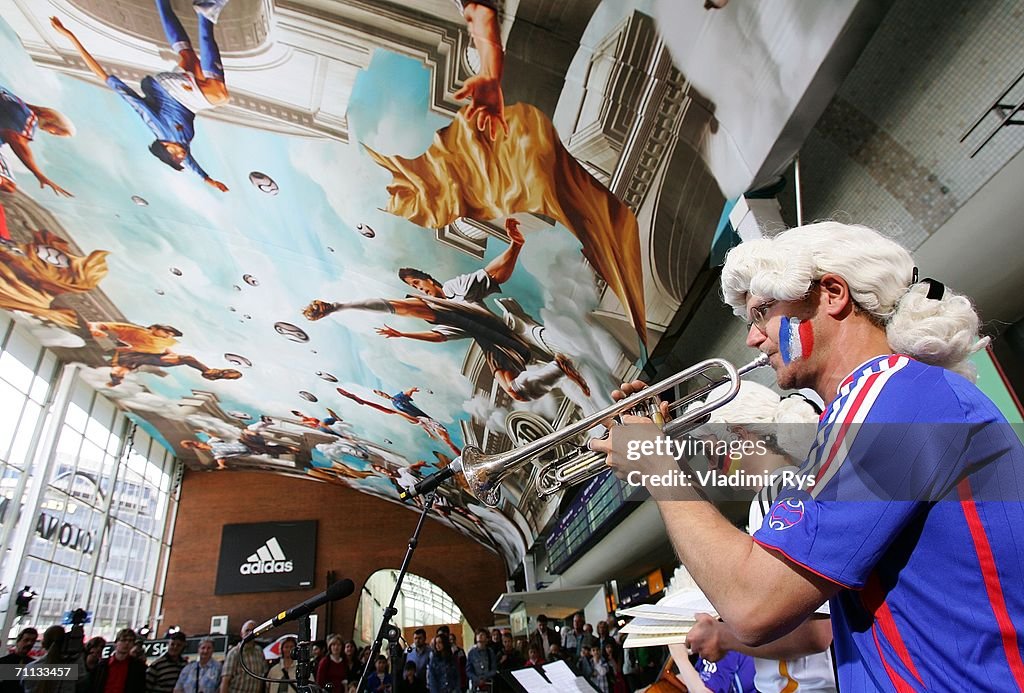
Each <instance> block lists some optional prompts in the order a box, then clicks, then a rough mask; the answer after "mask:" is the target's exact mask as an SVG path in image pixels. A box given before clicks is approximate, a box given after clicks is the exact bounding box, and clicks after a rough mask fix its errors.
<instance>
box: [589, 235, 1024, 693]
mask: <svg viewBox="0 0 1024 693" xmlns="http://www.w3.org/2000/svg"><path fill="white" fill-rule="evenodd" d="M722 287H723V292H724V295H725V299H726V301H727V302H728V303H729V304H730V305H731V306H732V307H733V310H734V311H735V312H736V314H737V315H739V316H741V317H743V318H744V319H746V320H747V321H748V332H747V344H748V345H749V346H750V347H752V348H755V349H758V350H760V351H761V352H763V353H764V354H767V355H768V356H769V358H770V362H771V365H772V367H773V368H774V369H775V372H776V377H777V380H778V384H779V385H780V386H781V387H783V388H786V389H792V388H810V389H813V390H814V391H815V392H817V393H818V395H819V396H820V397H821V398H822V400H823V401H824V402H825V403H826V404H827V407H826V410H825V412H824V414H823V415H822V417H821V420H820V423H819V426H818V431H817V437H816V439H815V442H814V445H813V446H812V448H811V451H810V454H809V455H808V458H807V460H806V461H805V462H804V465H803V468H802V471H805V472H809V473H813V474H814V476H815V480H816V481H815V484H814V485H813V486H812V487H811V488H810V489H809V490H805V491H800V490H789V491H786V492H783V493H782V494H781V495H780V496H779V498H778V499H776V501H775V502H774V503H773V505H772V506H771V508H770V509H769V511H768V514H767V517H766V518H765V521H764V524H763V525H762V526H761V528H760V529H758V530H757V532H756V533H755V534H754V536H753V537H749V536H748V535H746V534H745V533H743V532H741V531H739V530H738V529H736V528H735V527H733V526H732V525H731V524H730V523H729V522H728V521H727V520H726V519H725V518H724V517H723V516H722V515H721V514H719V513H718V511H717V510H716V509H715V508H714V506H713V505H711V504H710V503H708V502H706V501H705V500H703V497H702V496H701V495H700V493H699V492H698V491H697V490H696V489H693V488H687V487H679V488H675V489H664V488H652V489H650V490H651V492H652V495H654V497H655V499H656V501H657V503H658V507H659V509H660V511H661V513H662V517H663V519H664V521H665V525H666V528H667V530H668V533H669V536H670V537H671V539H672V542H673V544H674V546H675V548H676V551H677V552H678V554H679V557H680V560H681V561H682V563H683V565H684V566H685V567H686V568H687V569H688V570H689V572H690V574H691V575H692V576H693V577H694V579H695V580H696V582H697V584H698V586H699V587H700V588H701V589H702V590H703V591H704V593H705V594H706V595H707V596H708V598H709V599H710V600H711V602H712V604H714V606H715V608H716V609H717V611H718V613H719V614H720V615H721V616H722V619H723V621H724V622H725V624H727V626H728V627H729V628H730V629H731V631H732V633H733V635H734V636H735V637H736V639H737V640H738V641H739V642H741V643H743V644H745V645H748V646H751V645H762V644H764V643H767V642H770V641H772V640H775V639H777V638H779V637H780V636H783V635H785V634H786V633H788V632H790V631H792V630H793V629H794V628H796V627H797V626H799V625H800V624H802V623H804V622H805V621H806V620H807V618H808V617H809V616H811V614H813V613H814V612H815V610H817V609H818V607H819V606H820V605H821V604H822V603H824V602H825V601H829V602H830V607H831V613H832V626H833V635H834V643H835V651H836V663H837V667H838V671H839V687H840V689H841V690H882V689H893V688H895V689H896V690H920V689H944V690H994V689H1002V688H1013V687H1024V661H1022V656H1021V644H1020V643H1021V638H1020V635H1018V633H1019V632H1020V631H1021V630H1022V629H1024V592H1022V591H1021V590H1020V589H1018V588H1017V587H1016V586H1017V585H1019V584H1021V582H1022V580H1024V563H1022V562H1021V560H1020V556H1021V555H1022V554H1024V537H1022V536H1021V534H1020V532H1019V528H1020V527H1021V526H1024V504H1022V503H1021V498H1022V493H1024V475H1022V474H1021V473H1020V470H1021V469H1022V468H1024V449H1022V446H1021V442H1020V440H1019V439H1018V438H1017V437H1016V435H1015V434H1014V432H1013V431H1012V430H1011V429H1010V427H1009V425H1007V423H1006V420H1005V418H1003V416H1002V414H1001V413H1000V412H999V410H998V409H997V408H996V406H995V405H994V404H993V403H992V402H991V401H990V400H989V399H988V398H987V397H986V396H985V395H984V394H982V392H981V391H980V390H979V389H978V388H977V387H975V386H974V385H973V383H972V382H971V376H972V368H971V364H970V363H969V362H968V357H969V356H970V354H971V353H972V352H973V351H976V350H977V349H979V348H981V347H982V346H984V344H985V343H986V340H979V338H978V324H979V319H978V316H977V314H976V313H975V312H974V309H973V307H972V306H971V304H970V302H969V301H968V300H967V299H966V298H964V297H962V296H958V295H956V294H954V293H952V292H951V291H948V290H946V289H945V288H944V287H943V286H942V285H941V284H940V283H939V282H936V281H934V280H924V281H920V282H919V281H917V272H916V268H915V267H914V262H913V260H912V258H911V256H910V254H909V253H908V252H907V251H906V250H905V249H904V248H902V247H900V246H899V245H897V244H896V243H893V242H892V241H889V240H888V239H885V238H883V237H882V236H881V235H880V234H878V233H876V232H874V231H872V230H870V229H867V228H864V227H856V226H847V225H843V224H838V223H831V222H827V223H823V224H815V225H811V226H805V227H800V228H796V229H791V230H789V231H786V232H784V233H781V234H779V235H778V236H776V237H774V238H771V239H760V240H756V241H752V242H747V243H744V244H742V245H740V246H739V247H737V248H735V249H733V250H732V251H731V252H730V254H729V256H728V257H727V259H726V263H725V267H724V269H723V273H722ZM964 376H967V377H964ZM642 387H644V385H643V383H640V382H638V381H636V382H633V383H629V384H624V385H623V387H622V389H621V390H620V391H617V392H616V393H615V396H617V397H619V398H621V397H623V396H626V395H628V394H630V393H633V392H635V391H637V390H638V389H640V388H642ZM623 423H624V425H623V426H615V427H613V428H612V429H611V435H610V436H609V439H608V440H603V441H594V442H592V447H593V448H594V449H595V450H601V451H604V452H607V453H609V464H611V465H612V466H613V467H615V468H616V469H617V471H619V472H620V473H621V472H625V471H626V469H627V465H630V467H629V468H641V469H642V470H643V471H645V472H647V473H650V474H655V475H656V474H657V473H658V472H664V471H666V470H670V469H678V467H677V463H676V461H675V459H673V458H671V457H669V456H665V455H662V456H648V457H645V458H643V459H641V460H639V461H638V462H636V463H635V464H632V465H631V464H630V463H629V462H628V461H627V459H626V456H625V454H624V451H625V450H626V449H628V447H629V446H630V445H631V441H632V442H633V443H635V441H638V440H649V439H652V438H655V437H657V436H658V435H659V432H660V431H659V429H658V428H657V427H656V426H655V425H654V424H653V423H651V422H650V420H648V419H643V418H638V417H631V416H625V417H623ZM949 633H956V634H957V637H956V638H955V639H953V640H951V639H950V638H949V636H948V634H949ZM968 661H969V662H971V665H966V662H968Z"/></svg>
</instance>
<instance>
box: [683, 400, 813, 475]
mask: <svg viewBox="0 0 1024 693" xmlns="http://www.w3.org/2000/svg"><path fill="white" fill-rule="evenodd" d="M722 389H724V386H723V388H722ZM716 394H717V391H712V393H711V395H710V397H711V398H712V399H713V398H714V397H715V395H716ZM817 424H818V412H817V411H815V409H814V407H813V406H811V403H810V402H808V401H807V400H806V399H804V398H803V397H800V396H799V395H796V396H792V397H780V396H779V395H778V394H776V393H775V392H774V391H772V390H770V389H768V388H767V387H765V386H764V385H760V384H758V383H755V382H752V381H749V380H745V381H743V382H742V383H740V391H739V393H738V394H737V395H736V397H735V398H734V399H733V400H732V401H731V402H729V403H728V404H726V405H724V406H721V407H719V408H718V409H715V410H714V411H712V412H711V414H710V418H709V419H708V420H707V422H706V423H704V424H703V425H702V426H700V427H699V428H697V429H695V430H693V431H691V432H690V435H694V436H704V435H716V436H718V437H722V435H721V432H720V431H719V430H717V429H719V428H721V427H725V428H736V427H740V426H742V427H743V428H744V429H745V430H747V431H749V432H750V433H752V434H754V435H756V436H758V437H760V438H764V439H774V441H775V447H777V448H778V450H779V451H780V452H782V453H784V454H786V455H787V456H789V457H790V458H792V459H793V460H795V461H797V462H800V461H802V460H803V459H804V458H805V457H807V451H808V450H810V448H811V443H812V442H814V435H815V433H816V431H817Z"/></svg>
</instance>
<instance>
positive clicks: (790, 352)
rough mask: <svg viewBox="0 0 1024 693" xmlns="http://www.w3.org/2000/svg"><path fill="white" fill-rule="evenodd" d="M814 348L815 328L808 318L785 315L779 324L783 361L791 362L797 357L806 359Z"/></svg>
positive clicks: (780, 349) (780, 352) (780, 351)
mask: <svg viewBox="0 0 1024 693" xmlns="http://www.w3.org/2000/svg"><path fill="white" fill-rule="evenodd" d="M813 348H814V328H813V327H812V326H811V323H810V322H808V321H807V320H801V319H800V318H790V317H785V316H783V318H782V322H781V324H780V325H779V354H780V355H781V356H782V362H783V363H785V364H789V363H790V362H792V361H796V360H797V359H806V358H807V357H808V356H810V355H811V349H813Z"/></svg>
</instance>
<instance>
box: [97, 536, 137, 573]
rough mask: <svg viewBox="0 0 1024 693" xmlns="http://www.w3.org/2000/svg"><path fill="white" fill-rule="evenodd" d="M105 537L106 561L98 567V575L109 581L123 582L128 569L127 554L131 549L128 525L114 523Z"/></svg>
mask: <svg viewBox="0 0 1024 693" xmlns="http://www.w3.org/2000/svg"><path fill="white" fill-rule="evenodd" d="M107 537H108V539H107V542H106V548H105V552H106V553H105V556H106V561H105V563H103V564H102V565H100V574H101V575H102V576H103V577H105V578H109V579H111V580H118V581H123V580H124V575H125V569H126V568H127V567H128V554H129V553H130V552H131V549H132V531H131V530H130V529H129V528H128V525H126V524H124V523H121V522H114V523H113V524H112V525H111V527H110V531H109V532H108V533H107Z"/></svg>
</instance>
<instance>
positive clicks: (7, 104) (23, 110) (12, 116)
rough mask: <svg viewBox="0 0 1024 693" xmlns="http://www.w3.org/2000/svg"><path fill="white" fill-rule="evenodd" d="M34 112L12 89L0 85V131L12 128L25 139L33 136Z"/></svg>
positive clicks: (36, 120)
mask: <svg viewBox="0 0 1024 693" xmlns="http://www.w3.org/2000/svg"><path fill="white" fill-rule="evenodd" d="M38 125H39V122H38V119H37V118H36V114H35V113H33V112H32V110H31V109H30V108H29V107H28V104H26V103H25V102H24V101H22V100H21V99H20V98H19V97H18V96H17V95H16V94H14V93H13V92H12V91H10V90H9V89H7V87H4V86H2V85H0V131H2V130H13V131H14V132H16V133H18V134H20V135H22V136H23V137H25V139H29V140H30V139H32V138H33V137H35V134H36V129H37V127H38Z"/></svg>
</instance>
